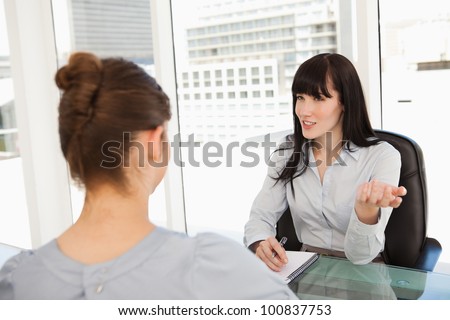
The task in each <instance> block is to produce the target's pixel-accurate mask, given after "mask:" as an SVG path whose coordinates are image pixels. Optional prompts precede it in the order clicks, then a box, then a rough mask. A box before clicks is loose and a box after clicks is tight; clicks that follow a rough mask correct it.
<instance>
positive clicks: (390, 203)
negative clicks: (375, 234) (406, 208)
mask: <svg viewBox="0 0 450 320" xmlns="http://www.w3.org/2000/svg"><path fill="white" fill-rule="evenodd" d="M404 195H406V188H405V187H402V186H400V187H395V186H391V185H389V184H386V183H384V182H380V181H378V180H372V181H370V182H366V183H363V184H362V185H360V186H359V187H358V191H357V194H356V200H355V211H356V215H357V216H358V219H359V220H360V221H361V222H363V223H365V224H376V223H377V222H378V214H379V210H380V208H386V207H392V208H397V207H399V206H400V204H401V203H402V198H401V197H402V196H404Z"/></svg>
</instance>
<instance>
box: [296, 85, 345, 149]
mask: <svg viewBox="0 0 450 320" xmlns="http://www.w3.org/2000/svg"><path fill="white" fill-rule="evenodd" d="M327 89H328V92H329V93H330V94H331V98H327V97H326V96H324V95H320V96H319V97H314V96H310V95H306V94H296V97H297V100H296V103H295V114H296V115H297V117H298V120H299V121H300V125H301V126H302V131H303V136H304V137H305V138H306V139H310V140H316V141H317V140H320V141H325V134H326V133H327V132H331V133H332V134H333V137H334V138H338V139H342V121H343V119H342V114H343V112H344V109H343V106H342V105H341V103H340V102H339V101H340V99H339V93H338V92H337V91H336V90H334V88H333V86H332V85H331V84H330V83H329V84H328V88H327Z"/></svg>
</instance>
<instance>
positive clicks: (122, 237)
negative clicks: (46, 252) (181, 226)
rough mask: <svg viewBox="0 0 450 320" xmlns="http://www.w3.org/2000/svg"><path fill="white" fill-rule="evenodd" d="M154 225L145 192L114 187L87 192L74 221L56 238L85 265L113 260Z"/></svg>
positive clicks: (140, 239) (134, 243) (67, 251)
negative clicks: (125, 191) (133, 191)
mask: <svg viewBox="0 0 450 320" xmlns="http://www.w3.org/2000/svg"><path fill="white" fill-rule="evenodd" d="M154 228H155V225H153V224H152V223H151V222H150V220H149V218H148V195H147V196H146V195H145V193H144V192H135V193H130V194H127V195H125V194H122V193H120V192H117V191H116V190H114V189H113V188H108V187H104V188H97V189H96V190H95V191H87V193H86V199H85V203H84V207H83V210H82V212H81V215H80V217H79V219H78V220H77V221H76V223H75V224H74V225H73V226H72V227H70V228H69V229H68V230H67V231H66V232H64V233H63V234H62V235H61V236H60V237H59V238H58V239H57V242H58V245H59V248H60V249H61V251H62V252H63V253H65V254H66V255H67V256H69V257H71V258H72V259H74V260H77V261H79V262H82V263H85V264H92V263H99V262H104V261H108V260H111V259H114V258H116V257H118V256H120V255H121V254H123V253H125V252H126V251H128V250H129V249H131V248H132V247H133V246H135V245H136V244H137V243H139V242H140V241H142V240H143V239H144V238H145V237H146V236H147V235H148V234H149V233H151V232H152V231H153V230H154Z"/></svg>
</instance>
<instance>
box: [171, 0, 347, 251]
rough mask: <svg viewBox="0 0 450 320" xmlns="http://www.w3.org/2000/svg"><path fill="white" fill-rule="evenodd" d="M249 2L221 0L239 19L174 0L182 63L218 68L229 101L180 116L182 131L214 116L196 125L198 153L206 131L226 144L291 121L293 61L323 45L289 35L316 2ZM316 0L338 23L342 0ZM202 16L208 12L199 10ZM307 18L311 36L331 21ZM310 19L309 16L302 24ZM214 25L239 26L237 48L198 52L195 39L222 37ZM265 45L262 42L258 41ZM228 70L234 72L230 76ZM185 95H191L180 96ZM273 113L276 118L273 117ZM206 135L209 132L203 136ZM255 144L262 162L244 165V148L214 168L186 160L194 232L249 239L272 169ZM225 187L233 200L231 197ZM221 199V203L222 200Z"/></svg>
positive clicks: (219, 86) (186, 68)
mask: <svg viewBox="0 0 450 320" xmlns="http://www.w3.org/2000/svg"><path fill="white" fill-rule="evenodd" d="M241 2H242V1H241ZM241 2H239V1H222V2H221V3H220V5H221V8H223V9H224V10H223V11H224V12H227V13H229V14H230V15H229V16H232V17H233V19H232V21H233V22H231V20H230V19H229V18H227V17H225V16H221V15H217V12H213V11H212V10H211V7H209V10H207V8H206V7H207V6H206V7H205V6H204V1H198V0H191V1H189V2H186V1H183V0H172V14H173V18H172V21H173V28H174V37H175V43H174V48H175V60H176V62H175V63H176V66H177V70H179V72H186V73H193V72H196V71H199V70H202V72H203V70H204V68H205V65H207V66H208V69H209V70H211V73H212V75H213V76H214V79H211V81H215V86H213V87H212V90H213V97H214V98H215V99H220V102H221V105H222V104H223V107H222V108H219V107H216V108H213V109H211V110H201V111H199V113H198V114H191V116H192V118H187V117H183V115H181V116H180V119H179V123H180V130H181V133H182V135H183V132H186V130H187V129H186V128H187V127H188V126H189V125H190V124H191V123H190V122H191V121H192V119H208V124H210V125H212V127H206V126H203V127H202V129H198V131H197V133H198V134H197V133H196V139H199V140H198V142H199V143H200V147H199V148H196V149H195V150H193V151H192V150H191V151H192V152H193V155H194V156H195V157H196V159H202V157H203V156H204V154H203V153H202V148H201V147H202V143H205V141H206V140H203V138H205V139H215V140H214V141H215V142H218V143H219V144H220V145H221V146H222V147H223V150H226V148H227V147H228V146H229V145H228V143H229V141H230V140H233V141H237V142H239V143H244V142H245V141H247V139H249V138H251V137H256V136H262V135H265V134H267V133H269V132H276V131H282V130H287V129H290V128H291V126H292V113H291V112H292V111H291V110H290V107H286V106H291V104H292V96H291V93H290V86H291V84H292V78H293V73H292V70H290V69H288V68H289V67H290V66H291V65H293V64H297V63H299V61H297V60H295V57H297V54H300V53H302V54H304V55H305V56H306V57H310V56H312V55H314V54H315V53H316V52H314V51H308V50H307V48H306V49H305V48H300V49H298V48H296V47H295V46H296V44H295V43H294V42H293V41H287V40H286V37H287V36H289V37H292V36H294V34H293V31H292V30H294V29H295V28H296V21H295V19H294V17H296V16H300V15H302V14H304V13H308V12H309V11H310V8H309V7H304V6H294V7H293V8H291V9H289V11H290V12H292V13H291V14H289V15H286V13H285V12H286V11H285V10H284V8H285V7H284V6H285V5H286V3H285V2H289V4H292V1H285V0H282V1H280V3H278V2H273V3H272V4H271V6H267V5H265V4H264V3H263V2H259V1H245V2H246V4H245V5H246V9H247V8H248V9H250V7H252V9H254V10H245V11H243V10H242V3H241ZM311 2H312V3H313V4H314V8H315V9H314V10H319V11H320V12H322V13H323V15H326V16H327V19H325V21H327V24H330V25H335V24H336V23H338V19H339V17H338V16H335V15H334V12H338V10H336V9H337V6H338V5H339V3H338V2H339V1H334V0H325V1H322V0H321V1H315V0H312V1H311ZM186 3H188V4H186ZM187 10H189V14H190V16H191V18H192V19H191V21H192V23H187V21H186V19H185V16H186V12H187ZM283 13H284V14H283ZM200 16H201V17H202V19H200V18H199V17H200ZM267 17H271V18H267ZM304 20H305V21H309V22H310V26H305V31H304V33H305V34H304V36H303V37H305V38H310V39H311V38H313V36H312V35H311V34H310V32H309V30H311V28H312V26H315V25H318V24H321V23H323V21H324V19H323V17H313V16H311V17H310V16H308V20H306V19H304ZM297 23H298V21H297ZM305 23H306V22H304V21H302V25H303V24H305ZM280 24H283V29H280V28H277V26H279V25H280ZM214 27H215V28H216V29H217V30H233V33H234V34H233V35H230V37H228V38H227V39H228V40H230V41H232V45H229V46H228V47H227V48H229V51H228V53H227V57H226V58H225V57H224V56H220V55H217V54H214V53H212V52H210V51H209V50H208V48H205V49H204V50H202V56H201V57H200V56H198V57H195V58H194V57H190V56H189V52H190V51H191V50H193V49H194V47H193V46H192V45H191V44H190V43H191V42H190V41H192V40H200V39H207V38H218V37H217V34H215V33H214V32H213V31H212V30H214ZM198 30H203V31H204V32H203V33H202V34H201V35H199V34H198V33H197V32H196V31H198ZM330 32H331V33H332V35H328V34H327V36H334V35H336V36H337V34H336V32H335V31H330ZM269 38H270V41H266V42H265V44H264V45H263V46H261V43H262V42H261V39H269ZM347 42H348V41H347ZM350 42H351V40H350ZM258 45H260V46H259V47H258ZM258 48H259V49H260V51H258ZM334 49H336V50H337V45H336V44H330V50H334ZM301 50H303V51H301ZM292 57H294V58H293V59H294V61H292V62H291V63H290V64H289V63H288V62H289V61H288V60H289V59H292ZM288 58H289V59H288ZM296 66H297V65H296ZM225 75H226V79H225V80H224V79H223V77H224V76H225ZM235 75H238V77H237V79H234V76H235ZM205 78H206V77H205ZM238 80H239V83H238V82H237V81H238ZM237 84H239V89H238V90H237V92H238V93H237V92H236V93H235V90H236V88H235V86H236V85H237ZM254 86H258V87H254ZM259 87H261V88H259ZM200 89H201V88H200ZM223 92H225V95H226V96H225V98H226V99H224V93H223ZM191 96H192V93H191ZM265 98H270V99H265ZM266 100H267V101H266ZM213 101H214V99H213ZM179 103H180V104H183V103H185V102H184V101H182V100H180V101H179ZM199 103H202V101H199ZM255 107H256V108H258V110H256V109H255ZM179 108H180V109H181V110H182V109H183V105H180V106H179ZM255 113H258V116H259V117H255ZM269 117H270V121H266V119H268V118H269ZM200 121H201V120H200ZM229 123H232V124H233V125H235V126H236V129H235V130H229V132H227V131H226V129H222V130H220V128H222V127H221V126H222V125H229ZM200 135H201V137H202V139H200V138H199V137H200ZM254 151H255V153H256V154H257V155H258V157H259V159H260V161H259V163H258V165H255V166H253V167H251V168H245V167H242V166H240V165H239V164H240V162H241V161H247V162H248V161H249V159H248V158H247V157H245V155H244V154H241V152H240V151H239V148H235V149H233V150H232V152H231V156H232V157H231V158H227V159H224V158H222V159H220V160H221V161H222V165H221V166H219V167H216V168H209V167H207V166H205V164H201V165H200V166H199V167H194V166H193V165H190V164H189V163H187V164H186V167H184V168H183V183H184V192H185V197H184V199H185V203H186V223H187V229H188V233H189V234H195V233H197V232H199V231H203V230H210V231H216V232H220V233H222V234H224V235H226V236H229V237H231V238H233V239H236V240H237V241H239V242H242V232H243V226H244V224H245V222H246V221H247V219H248V213H249V210H250V206H251V203H252V201H253V198H254V196H255V195H256V193H257V191H258V190H259V188H260V187H261V185H260V184H259V183H255V181H260V182H262V180H263V179H264V176H265V173H266V169H267V168H266V165H265V161H263V160H264V159H263V158H264V150H263V149H262V148H255V150H254ZM182 152H185V153H186V154H182V155H183V158H184V159H188V154H187V153H188V150H182ZM191 156H192V155H191ZM227 165H228V166H227ZM219 181H220V183H219ZM212 187H214V190H215V191H214V192H211V190H212ZM224 194H226V195H227V197H228V198H232V199H233V201H223V195H224ZM206 195H207V196H206ZM217 203H220V204H221V205H220V206H217ZM213 207H214V208H215V210H214V213H211V208H213Z"/></svg>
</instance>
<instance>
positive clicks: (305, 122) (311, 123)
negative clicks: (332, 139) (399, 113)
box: [303, 120, 316, 126]
mask: <svg viewBox="0 0 450 320" xmlns="http://www.w3.org/2000/svg"><path fill="white" fill-rule="evenodd" d="M303 123H304V124H305V125H307V126H312V125H313V124H316V122H312V121H305V120H303Z"/></svg>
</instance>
